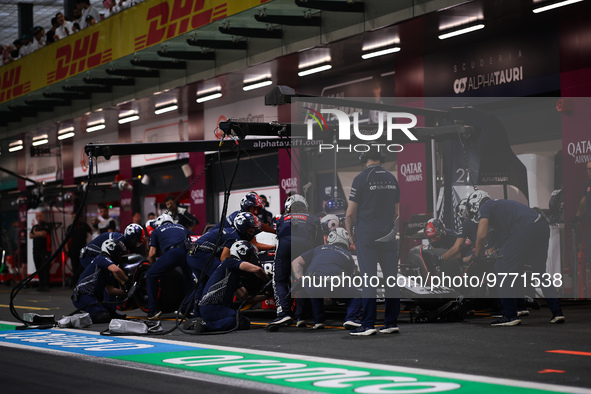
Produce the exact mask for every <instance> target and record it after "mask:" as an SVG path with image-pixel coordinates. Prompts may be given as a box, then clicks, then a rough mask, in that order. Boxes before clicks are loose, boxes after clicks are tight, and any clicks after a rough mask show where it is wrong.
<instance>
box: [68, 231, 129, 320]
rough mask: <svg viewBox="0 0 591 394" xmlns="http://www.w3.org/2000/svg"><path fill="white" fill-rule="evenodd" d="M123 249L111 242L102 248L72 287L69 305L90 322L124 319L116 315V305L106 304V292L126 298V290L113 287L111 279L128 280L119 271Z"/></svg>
mask: <svg viewBox="0 0 591 394" xmlns="http://www.w3.org/2000/svg"><path fill="white" fill-rule="evenodd" d="M122 253H123V248H122V247H121V244H120V243H119V242H117V241H115V240H113V239H107V240H106V241H105V242H103V244H102V245H101V254H99V255H98V256H96V257H95V258H94V259H93V261H92V264H89V265H88V266H87V267H86V269H84V271H83V272H82V274H81V275H80V280H79V281H78V284H77V285H76V287H75V288H74V292H73V294H72V303H73V304H74V307H76V308H77V309H78V310H81V311H84V312H88V313H89V314H90V318H91V319H92V322H93V323H96V324H98V323H108V322H110V321H111V319H112V318H118V319H124V318H125V315H120V314H118V313H117V310H116V306H115V303H110V302H105V292H106V293H107V294H108V295H110V296H125V294H126V293H125V291H123V290H122V289H119V288H116V287H115V286H114V283H115V282H114V279H116V280H117V281H119V282H120V283H121V284H125V283H126V282H127V281H128V277H127V275H125V273H124V272H123V270H122V269H121V268H119V266H118V264H119V263H120V262H121V254H122Z"/></svg>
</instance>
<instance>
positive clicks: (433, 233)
mask: <svg viewBox="0 0 591 394" xmlns="http://www.w3.org/2000/svg"><path fill="white" fill-rule="evenodd" d="M425 235H426V236H427V239H429V241H431V242H437V241H439V240H440V239H441V237H442V236H444V235H445V225H444V224H443V222H442V221H441V220H439V219H429V221H428V222H427V225H426V226H425Z"/></svg>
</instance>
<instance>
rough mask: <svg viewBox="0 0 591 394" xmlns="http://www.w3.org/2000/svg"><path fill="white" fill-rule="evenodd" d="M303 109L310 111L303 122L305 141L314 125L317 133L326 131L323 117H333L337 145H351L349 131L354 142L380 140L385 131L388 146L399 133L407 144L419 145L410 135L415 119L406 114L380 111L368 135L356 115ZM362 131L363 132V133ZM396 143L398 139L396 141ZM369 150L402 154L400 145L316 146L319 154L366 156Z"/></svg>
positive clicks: (311, 134) (337, 111)
mask: <svg viewBox="0 0 591 394" xmlns="http://www.w3.org/2000/svg"><path fill="white" fill-rule="evenodd" d="M304 108H305V109H307V110H309V111H310V112H307V113H306V115H308V116H309V119H308V120H307V121H306V126H307V139H308V140H312V139H314V137H313V131H314V124H317V125H318V126H319V127H320V131H321V132H323V131H325V130H328V122H327V121H326V119H325V118H324V116H322V114H331V115H332V116H333V117H335V118H336V120H337V122H338V133H337V140H338V141H350V140H351V129H353V134H354V136H355V137H356V138H358V139H359V140H362V141H368V142H369V141H377V140H378V139H380V138H381V137H382V136H383V134H384V130H385V133H386V139H387V140H388V141H389V142H390V141H392V140H393V139H394V136H395V134H394V132H399V131H401V132H402V133H403V134H404V135H405V136H406V138H408V139H409V140H410V141H418V139H417V137H415V136H414V134H413V133H412V132H411V131H410V129H411V128H413V127H414V126H416V124H417V117H416V116H415V115H413V114H411V113H408V112H383V111H380V112H379V113H378V122H377V124H376V125H375V127H374V128H372V129H371V130H370V133H367V132H365V133H364V132H362V131H361V130H360V129H359V123H360V121H359V112H353V113H352V119H351V117H350V116H349V115H348V114H347V113H345V112H343V111H341V110H338V109H321V110H320V112H318V111H315V110H313V109H312V108H309V107H304ZM398 119H408V120H410V122H408V123H396V120H398ZM364 131H365V130H364ZM397 139H399V138H397ZM372 147H375V148H377V151H378V152H383V151H388V152H401V151H402V150H403V146H402V145H401V144H385V143H367V144H353V145H351V144H349V145H341V144H334V143H333V144H319V146H318V151H319V152H322V151H323V150H334V149H336V151H337V152H339V151H347V152H358V153H362V152H368V151H369V150H371V149H372Z"/></svg>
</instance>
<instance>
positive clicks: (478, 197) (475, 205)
mask: <svg viewBox="0 0 591 394" xmlns="http://www.w3.org/2000/svg"><path fill="white" fill-rule="evenodd" d="M488 200H490V195H489V194H488V193H487V192H485V191H484V190H475V191H473V192H472V193H471V194H470V195H469V196H468V205H467V208H468V214H469V215H470V218H471V219H472V221H473V222H474V223H478V222H479V221H480V215H479V213H478V211H479V210H480V207H481V206H482V204H484V203H485V202H487V201H488Z"/></svg>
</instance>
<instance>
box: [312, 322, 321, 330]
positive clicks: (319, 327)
mask: <svg viewBox="0 0 591 394" xmlns="http://www.w3.org/2000/svg"><path fill="white" fill-rule="evenodd" d="M312 328H313V329H314V330H322V329H323V328H324V323H316V324H314V327H312Z"/></svg>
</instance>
